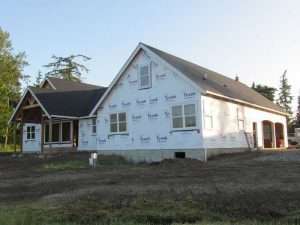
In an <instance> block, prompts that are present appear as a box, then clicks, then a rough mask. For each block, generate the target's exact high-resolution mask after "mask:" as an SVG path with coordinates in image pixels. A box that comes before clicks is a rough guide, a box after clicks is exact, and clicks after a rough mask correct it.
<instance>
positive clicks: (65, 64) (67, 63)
mask: <svg viewBox="0 0 300 225" xmlns="http://www.w3.org/2000/svg"><path fill="white" fill-rule="evenodd" d="M52 59H53V60H54V62H51V63H49V64H47V65H45V66H44V67H46V68H49V69H50V71H49V72H47V73H46V76H53V77H58V78H61V79H66V80H71V81H78V82H80V81H81V76H82V74H83V73H87V72H88V69H87V67H86V66H85V65H83V64H81V63H79V62H77V61H76V60H77V59H81V60H82V61H83V62H85V61H88V60H90V59H91V58H89V57H87V56H85V55H71V56H68V57H57V56H55V55H54V56H52Z"/></svg>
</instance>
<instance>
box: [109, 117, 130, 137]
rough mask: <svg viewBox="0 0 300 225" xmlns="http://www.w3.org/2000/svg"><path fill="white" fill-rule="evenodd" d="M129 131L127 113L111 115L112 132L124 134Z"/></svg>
mask: <svg viewBox="0 0 300 225" xmlns="http://www.w3.org/2000/svg"><path fill="white" fill-rule="evenodd" d="M126 131H127V116H126V113H125V112H122V113H113V114H110V132H111V133H123V132H126Z"/></svg>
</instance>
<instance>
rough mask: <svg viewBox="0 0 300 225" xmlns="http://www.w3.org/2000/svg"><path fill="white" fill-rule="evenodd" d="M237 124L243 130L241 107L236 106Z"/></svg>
mask: <svg viewBox="0 0 300 225" xmlns="http://www.w3.org/2000/svg"><path fill="white" fill-rule="evenodd" d="M237 124H238V129H239V130H245V120H244V115H243V111H242V109H241V108H237Z"/></svg>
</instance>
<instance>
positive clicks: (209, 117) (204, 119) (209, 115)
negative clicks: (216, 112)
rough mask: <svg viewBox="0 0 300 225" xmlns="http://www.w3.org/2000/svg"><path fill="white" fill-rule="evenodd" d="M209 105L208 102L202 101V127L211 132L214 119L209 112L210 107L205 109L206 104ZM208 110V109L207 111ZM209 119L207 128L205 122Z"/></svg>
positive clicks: (210, 111)
mask: <svg viewBox="0 0 300 225" xmlns="http://www.w3.org/2000/svg"><path fill="white" fill-rule="evenodd" d="M209 103H211V102H210V101H207V100H205V99H204V101H203V105H202V106H203V110H202V111H203V127H204V129H205V130H213V129H214V117H213V113H212V110H211V107H210V106H209V107H207V104H209ZM207 108H208V109H207ZM206 119H210V126H209V127H208V126H207V120H206Z"/></svg>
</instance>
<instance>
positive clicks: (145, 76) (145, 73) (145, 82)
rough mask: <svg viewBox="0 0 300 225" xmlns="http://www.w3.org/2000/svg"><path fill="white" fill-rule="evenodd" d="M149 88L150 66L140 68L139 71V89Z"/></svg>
mask: <svg viewBox="0 0 300 225" xmlns="http://www.w3.org/2000/svg"><path fill="white" fill-rule="evenodd" d="M150 87H151V67H150V65H144V66H141V67H140V69H139V88H140V89H144V88H150Z"/></svg>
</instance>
